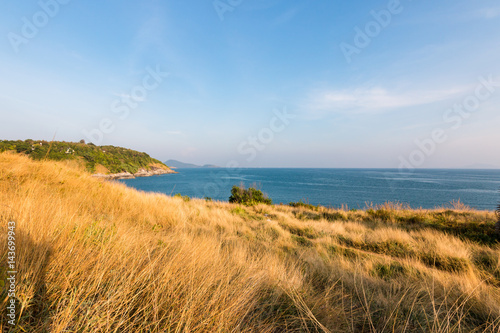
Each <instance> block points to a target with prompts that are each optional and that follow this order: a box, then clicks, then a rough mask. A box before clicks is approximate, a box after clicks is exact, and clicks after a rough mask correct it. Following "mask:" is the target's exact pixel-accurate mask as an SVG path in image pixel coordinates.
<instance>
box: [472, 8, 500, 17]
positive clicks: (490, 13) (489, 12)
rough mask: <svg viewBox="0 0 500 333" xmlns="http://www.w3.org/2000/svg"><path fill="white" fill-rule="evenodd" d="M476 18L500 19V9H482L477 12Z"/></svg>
mask: <svg viewBox="0 0 500 333" xmlns="http://www.w3.org/2000/svg"><path fill="white" fill-rule="evenodd" d="M476 16H477V17H480V18H485V19H492V18H495V17H498V16H500V7H497V8H482V9H480V10H478V11H477V14H476Z"/></svg>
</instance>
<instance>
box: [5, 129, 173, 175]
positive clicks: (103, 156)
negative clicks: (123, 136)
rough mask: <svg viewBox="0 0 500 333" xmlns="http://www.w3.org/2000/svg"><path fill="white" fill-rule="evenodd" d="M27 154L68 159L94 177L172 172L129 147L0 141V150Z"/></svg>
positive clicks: (44, 157)
mask: <svg viewBox="0 0 500 333" xmlns="http://www.w3.org/2000/svg"><path fill="white" fill-rule="evenodd" d="M4 151H11V152H15V153H18V154H23V155H28V156H29V157H31V158H32V159H34V160H43V159H49V160H55V161H70V162H74V163H77V164H79V165H81V166H82V167H84V168H85V169H86V170H87V171H88V172H90V173H92V174H93V175H94V176H96V177H101V178H107V179H126V178H135V177H149V176H155V175H162V174H168V173H175V171H173V170H172V169H170V168H169V167H168V166H166V165H165V164H164V163H162V162H161V161H159V160H157V159H154V158H152V157H150V156H149V155H148V154H146V153H141V152H138V151H135V150H132V149H127V148H122V147H115V146H96V145H94V144H93V143H85V141H84V140H81V141H80V142H65V141H52V142H48V141H44V140H31V139H29V140H25V141H21V140H17V141H9V140H3V141H0V152H4Z"/></svg>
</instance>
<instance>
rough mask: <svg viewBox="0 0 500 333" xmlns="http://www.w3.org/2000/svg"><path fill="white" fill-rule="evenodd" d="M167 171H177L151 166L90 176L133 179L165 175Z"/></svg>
mask: <svg viewBox="0 0 500 333" xmlns="http://www.w3.org/2000/svg"><path fill="white" fill-rule="evenodd" d="M169 173H177V172H175V171H173V170H171V169H162V168H158V167H151V168H150V169H149V170H147V169H144V168H142V169H139V170H138V171H137V172H136V173H130V172H120V173H111V174H103V173H95V174H93V175H92V176H94V177H97V178H104V179H134V178H137V177H151V176H158V175H165V174H169Z"/></svg>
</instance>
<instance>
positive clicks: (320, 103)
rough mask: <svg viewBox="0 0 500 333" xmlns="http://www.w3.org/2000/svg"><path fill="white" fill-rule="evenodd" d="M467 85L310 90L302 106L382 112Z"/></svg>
mask: <svg viewBox="0 0 500 333" xmlns="http://www.w3.org/2000/svg"><path fill="white" fill-rule="evenodd" d="M467 90H468V88H452V89H448V90H429V91H415V92H397V91H390V90H388V89H385V88H381V87H369V88H353V89H344V90H323V91H315V92H313V93H311V94H310V95H309V97H308V99H307V101H306V102H305V103H304V108H305V109H307V110H308V111H309V112H311V113H317V114H324V113H354V114H363V113H383V112H390V111H393V110H395V109H400V108H407V107H412V106H418V105H425V104H431V103H434V102H439V101H444V100H447V99H450V98H453V97H456V96H459V95H460V94H463V93H464V92H466V91H467Z"/></svg>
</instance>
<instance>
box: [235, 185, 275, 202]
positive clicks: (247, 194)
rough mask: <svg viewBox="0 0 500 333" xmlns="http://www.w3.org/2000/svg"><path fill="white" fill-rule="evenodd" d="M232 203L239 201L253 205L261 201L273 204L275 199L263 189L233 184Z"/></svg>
mask: <svg viewBox="0 0 500 333" xmlns="http://www.w3.org/2000/svg"><path fill="white" fill-rule="evenodd" d="M229 202H230V203H239V204H243V205H247V206H253V205H256V204H259V203H263V204H266V205H271V204H272V203H273V201H272V200H271V199H270V198H268V197H267V195H265V194H264V193H262V191H260V190H257V189H255V188H253V187H249V188H248V189H246V188H245V187H244V186H236V185H235V186H233V188H232V189H231V196H230V197H229Z"/></svg>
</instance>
